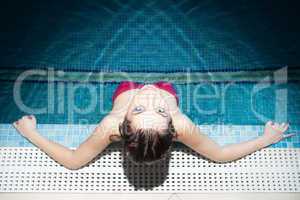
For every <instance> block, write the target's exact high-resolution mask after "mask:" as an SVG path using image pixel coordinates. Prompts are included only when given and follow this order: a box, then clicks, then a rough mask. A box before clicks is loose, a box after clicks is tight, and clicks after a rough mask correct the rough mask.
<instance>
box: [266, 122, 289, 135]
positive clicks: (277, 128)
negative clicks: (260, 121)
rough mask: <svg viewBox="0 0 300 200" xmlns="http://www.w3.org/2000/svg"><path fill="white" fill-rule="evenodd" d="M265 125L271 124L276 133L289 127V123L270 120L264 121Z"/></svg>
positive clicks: (282, 131)
mask: <svg viewBox="0 0 300 200" xmlns="http://www.w3.org/2000/svg"><path fill="white" fill-rule="evenodd" d="M266 125H269V126H271V127H272V128H273V129H274V130H275V131H277V132H278V133H284V132H285V131H287V129H288V128H289V124H288V123H281V124H280V123H276V122H272V121H268V122H267V123H266Z"/></svg>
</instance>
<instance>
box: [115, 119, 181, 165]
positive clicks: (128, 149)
mask: <svg viewBox="0 0 300 200" xmlns="http://www.w3.org/2000/svg"><path fill="white" fill-rule="evenodd" d="M119 132H120V135H121V139H122V140H123V142H124V152H125V155H126V156H128V157H129V159H130V160H131V161H133V162H134V163H145V164H152V163H155V162H156V161H159V160H162V159H164V158H166V156H167V155H168V153H170V150H171V146H172V143H173V138H174V137H177V134H176V132H175V129H174V126H173V124H172V120H170V122H169V124H168V128H167V129H165V130H162V131H157V130H155V129H133V128H132V127H131V122H130V121H129V120H128V119H127V118H125V120H124V121H123V122H122V123H121V124H120V125H119Z"/></svg>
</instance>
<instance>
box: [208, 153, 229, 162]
mask: <svg viewBox="0 0 300 200" xmlns="http://www.w3.org/2000/svg"><path fill="white" fill-rule="evenodd" d="M211 160H212V161H214V162H216V163H227V162H230V161H233V159H231V158H229V157H228V156H226V155H224V154H222V153H220V154H218V155H216V156H214V157H212V158H211Z"/></svg>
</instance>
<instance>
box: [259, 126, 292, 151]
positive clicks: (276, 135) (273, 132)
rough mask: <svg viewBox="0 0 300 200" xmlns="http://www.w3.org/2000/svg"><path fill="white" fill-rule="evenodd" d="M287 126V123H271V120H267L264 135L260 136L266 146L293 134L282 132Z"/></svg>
mask: <svg viewBox="0 0 300 200" xmlns="http://www.w3.org/2000/svg"><path fill="white" fill-rule="evenodd" d="M288 128H289V124H287V123H281V124H278V123H273V122H272V121H268V122H267V123H266V125H265V130H264V135H263V136H262V138H263V140H264V142H265V144H266V146H268V145H271V144H275V143H277V142H279V141H280V140H282V139H284V138H287V137H290V136H293V135H295V134H286V135H284V134H283V133H284V132H285V131H287V129H288Z"/></svg>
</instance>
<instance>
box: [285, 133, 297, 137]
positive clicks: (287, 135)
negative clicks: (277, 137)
mask: <svg viewBox="0 0 300 200" xmlns="http://www.w3.org/2000/svg"><path fill="white" fill-rule="evenodd" d="M294 135H296V134H295V133H290V134H286V135H282V138H288V137H292V136H294Z"/></svg>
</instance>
